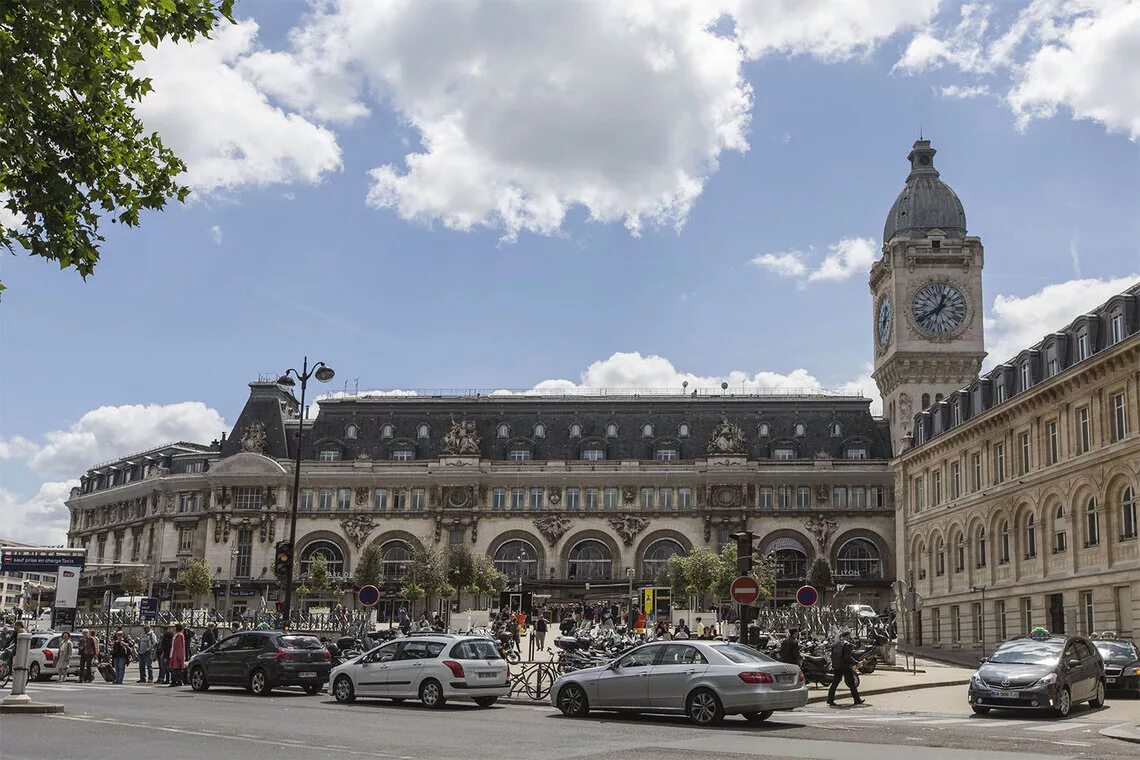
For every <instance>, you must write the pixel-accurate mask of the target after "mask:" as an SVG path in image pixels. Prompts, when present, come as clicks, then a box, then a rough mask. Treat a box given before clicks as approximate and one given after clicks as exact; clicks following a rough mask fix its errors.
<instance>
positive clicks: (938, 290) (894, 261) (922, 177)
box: [870, 140, 986, 454]
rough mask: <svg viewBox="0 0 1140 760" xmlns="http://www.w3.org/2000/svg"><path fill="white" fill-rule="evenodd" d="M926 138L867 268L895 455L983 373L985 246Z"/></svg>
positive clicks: (878, 368)
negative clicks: (918, 418)
mask: <svg viewBox="0 0 1140 760" xmlns="http://www.w3.org/2000/svg"><path fill="white" fill-rule="evenodd" d="M935 152H936V151H935V150H934V148H932V147H930V141H929V140H919V141H918V142H916V143H915V144H914V147H913V148H912V149H911V151H910V154H909V155H908V156H907V160H908V161H909V162H910V174H908V175H907V178H906V185H905V186H904V187H903V189H902V192H900V193H899V195H898V198H896V199H895V202H894V205H893V206H891V210H890V213H889V214H888V215H887V223H886V225H885V226H884V227H883V255H882V258H880V259H879V260H878V261H876V262H875V263H874V264H873V265H872V266H871V277H870V286H871V295H872V342H873V343H874V349H875V370H874V372H873V373H872V377H874V379H875V383H876V385H878V387H879V393H880V394H881V395H882V397H883V413H884V414H885V415H886V417H887V420H888V422H889V423H890V427H891V443H892V446H893V448H894V453H895V454H898V453H899V452H900V451H902V450H903V449H904V448H906V447H907V446H908V445H909V443H910V441H909V438H910V436H911V434H912V428H913V426H914V415H915V414H916V413H917V412H919V411H921V410H922V409H923V408H924V407H925V406H929V405H931V404H935V403H937V402H938V401H941V400H942V398H943V397H944V396H948V395H949V394H950V393H952V392H953V391H955V390H957V389H958V388H961V387H963V386H965V385H967V384H968V383H970V382H971V381H972V380H973V379H974V378H975V377H977V374H978V370H979V369H981V364H982V359H983V358H984V357H985V355H986V353H985V348H984V344H983V340H982V265H983V263H984V260H983V254H982V241H981V240H980V239H979V238H977V237H975V236H971V235H968V234H967V233H966V212H965V210H964V209H963V208H962V202H961V201H960V200H958V196H957V195H956V194H955V193H954V191H953V190H951V189H950V186H949V185H947V184H946V183H945V182H943V181H942V180H941V179H940V178H939V175H938V170H936V169H935V168H934V154H935Z"/></svg>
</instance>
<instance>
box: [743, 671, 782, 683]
mask: <svg viewBox="0 0 1140 760" xmlns="http://www.w3.org/2000/svg"><path fill="white" fill-rule="evenodd" d="M736 677H737V678H739V679H740V680H741V681H744V683H775V682H776V679H774V678H772V676H771V674H769V673H765V672H763V671H761V670H746V671H744V672H743V673H737V674H736Z"/></svg>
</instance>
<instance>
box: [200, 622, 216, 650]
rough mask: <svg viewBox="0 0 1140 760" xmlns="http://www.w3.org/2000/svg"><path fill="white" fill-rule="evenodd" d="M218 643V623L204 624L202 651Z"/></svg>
mask: <svg viewBox="0 0 1140 760" xmlns="http://www.w3.org/2000/svg"><path fill="white" fill-rule="evenodd" d="M217 643H218V624H217V623H210V624H209V625H208V626H206V630H204V631H202V651H205V650H207V649H209V648H210V647H212V646H214V644H217Z"/></svg>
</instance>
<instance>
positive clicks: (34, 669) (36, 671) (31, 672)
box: [28, 662, 40, 681]
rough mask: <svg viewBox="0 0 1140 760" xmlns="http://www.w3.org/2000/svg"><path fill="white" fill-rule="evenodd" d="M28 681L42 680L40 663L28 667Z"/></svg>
mask: <svg viewBox="0 0 1140 760" xmlns="http://www.w3.org/2000/svg"><path fill="white" fill-rule="evenodd" d="M28 680H29V681H38V680H40V664H39V663H38V662H33V663H32V664H31V665H29V666H28Z"/></svg>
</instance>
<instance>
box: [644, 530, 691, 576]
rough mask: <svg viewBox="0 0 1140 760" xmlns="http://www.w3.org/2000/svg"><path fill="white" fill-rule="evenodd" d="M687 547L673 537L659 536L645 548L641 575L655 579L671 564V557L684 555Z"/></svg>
mask: <svg viewBox="0 0 1140 760" xmlns="http://www.w3.org/2000/svg"><path fill="white" fill-rule="evenodd" d="M684 554H685V548H684V547H683V546H681V544H679V543H678V542H677V541H675V540H673V539H671V538H659V539H657V540H656V541H654V542H653V543H651V544H650V545H649V547H648V548H647V549H646V550H645V556H644V557H642V558H641V577H642V578H644V579H646V580H650V581H654V580H656V579H657V578H658V577H660V575H661V573H662V572H663V571H664V570H665V568H666V566H667V565H668V564H669V558H670V557H673V556H684Z"/></svg>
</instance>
